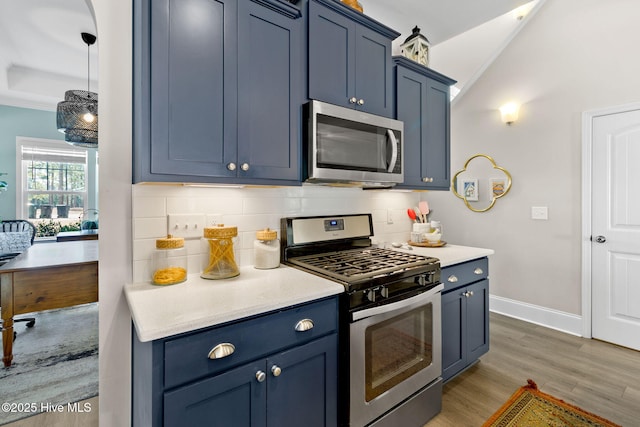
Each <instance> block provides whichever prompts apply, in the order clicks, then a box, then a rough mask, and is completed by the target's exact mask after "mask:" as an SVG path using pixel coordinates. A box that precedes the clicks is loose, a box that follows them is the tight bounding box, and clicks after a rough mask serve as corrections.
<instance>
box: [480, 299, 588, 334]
mask: <svg viewBox="0 0 640 427" xmlns="http://www.w3.org/2000/svg"><path fill="white" fill-rule="evenodd" d="M489 310H490V311H493V312H495V313H498V314H503V315H505V316H509V317H514V318H516V319H520V320H524V321H526V322H530V323H535V324H536V325H540V326H545V327H547V328H551V329H556V330H558V331H561V332H566V333H568V334H571V335H577V336H579V337H580V336H582V316H578V315H576V314H571V313H565V312H563V311H558V310H553V309H550V308H546V307H541V306H539V305H533V304H528V303H526V302H521V301H516V300H512V299H509V298H503V297H499V296H496V295H489Z"/></svg>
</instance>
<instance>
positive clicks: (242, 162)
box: [238, 1, 304, 181]
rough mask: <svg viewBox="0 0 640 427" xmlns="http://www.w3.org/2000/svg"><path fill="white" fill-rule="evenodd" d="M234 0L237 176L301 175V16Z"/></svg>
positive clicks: (292, 177)
mask: <svg viewBox="0 0 640 427" xmlns="http://www.w3.org/2000/svg"><path fill="white" fill-rule="evenodd" d="M281 7H282V9H281V10H278V11H276V10H273V9H268V8H266V7H263V6H261V5H259V4H257V3H254V2H253V1H243V2H241V3H240V26H239V33H238V44H239V49H238V73H239V74H238V76H239V77H238V103H239V104H238V106H239V110H238V111H239V114H238V166H239V167H238V177H240V178H254V179H256V178H263V179H283V180H291V181H296V180H297V181H300V180H301V157H300V156H301V154H300V153H301V146H300V140H301V126H300V124H301V114H302V110H301V105H302V103H303V96H302V91H303V79H302V72H303V60H302V56H303V52H302V48H303V43H302V39H303V29H304V28H303V25H304V24H303V19H302V15H301V13H300V11H299V10H298V9H296V8H293V7H291V6H289V7H287V4H286V3H283V4H282V5H281Z"/></svg>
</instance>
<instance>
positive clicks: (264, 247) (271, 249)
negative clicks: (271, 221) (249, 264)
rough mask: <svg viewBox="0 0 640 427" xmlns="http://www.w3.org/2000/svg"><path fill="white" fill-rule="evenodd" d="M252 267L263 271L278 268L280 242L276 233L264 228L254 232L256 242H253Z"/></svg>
mask: <svg viewBox="0 0 640 427" xmlns="http://www.w3.org/2000/svg"><path fill="white" fill-rule="evenodd" d="M253 256H254V261H253V266H254V267H255V268H258V269H261V270H264V269H269V268H277V267H279V266H280V241H279V240H278V232H277V231H275V230H270V229H268V228H265V229H264V230H259V231H256V240H255V242H253Z"/></svg>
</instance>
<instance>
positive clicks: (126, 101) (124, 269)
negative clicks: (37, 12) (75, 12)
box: [91, 0, 132, 427]
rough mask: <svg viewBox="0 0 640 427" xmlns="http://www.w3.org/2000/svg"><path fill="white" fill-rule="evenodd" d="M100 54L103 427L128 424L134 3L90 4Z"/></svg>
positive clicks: (128, 0)
mask: <svg viewBox="0 0 640 427" xmlns="http://www.w3.org/2000/svg"><path fill="white" fill-rule="evenodd" d="M91 1H92V4H93V8H94V10H95V16H96V27H97V29H98V34H97V36H98V40H99V42H98V43H99V50H100V60H99V69H98V71H99V75H100V92H99V95H100V143H99V148H98V150H99V151H98V152H99V156H100V168H99V180H100V189H99V200H100V263H99V277H100V288H99V301H100V316H99V321H100V344H99V345H100V346H99V354H100V390H99V392H100V425H103V426H114V427H120V426H127V425H129V424H130V418H131V417H130V395H131V391H130V390H131V378H130V377H131V373H130V365H131V352H130V348H131V345H130V340H131V318H130V316H129V310H128V308H127V304H126V302H125V299H124V295H123V293H122V287H123V285H124V283H126V282H128V281H130V280H131V270H132V268H131V264H132V262H131V259H132V255H131V254H132V250H131V246H132V245H131V84H132V83H131V81H132V76H131V67H132V63H131V55H132V50H131V40H132V33H131V22H132V21H131V20H132V16H131V13H132V2H131V0H120V1H111V0H91Z"/></svg>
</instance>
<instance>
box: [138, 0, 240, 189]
mask: <svg viewBox="0 0 640 427" xmlns="http://www.w3.org/2000/svg"><path fill="white" fill-rule="evenodd" d="M149 7H150V11H151V18H150V28H149V31H150V61H149V73H150V92H149V93H148V99H149V100H150V101H149V102H150V103H149V105H148V108H149V109H150V115H149V119H150V128H149V131H150V134H149V136H148V139H149V141H150V143H149V151H150V173H151V174H165V175H181V176H193V177H197V176H204V177H211V176H220V177H229V176H233V175H234V174H235V172H234V171H232V170H229V169H228V168H227V165H228V164H229V163H231V162H234V161H235V159H236V157H237V152H236V141H237V133H236V130H237V124H236V113H237V105H236V104H237V93H236V88H237V60H236V45H237V41H236V37H237V31H238V24H237V4H236V0H154V1H151V2H150V3H149ZM195 18H197V19H195ZM145 99H147V98H145ZM142 108H145V106H143V107H142ZM139 125H140V126H142V125H143V123H140V124H139Z"/></svg>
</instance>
